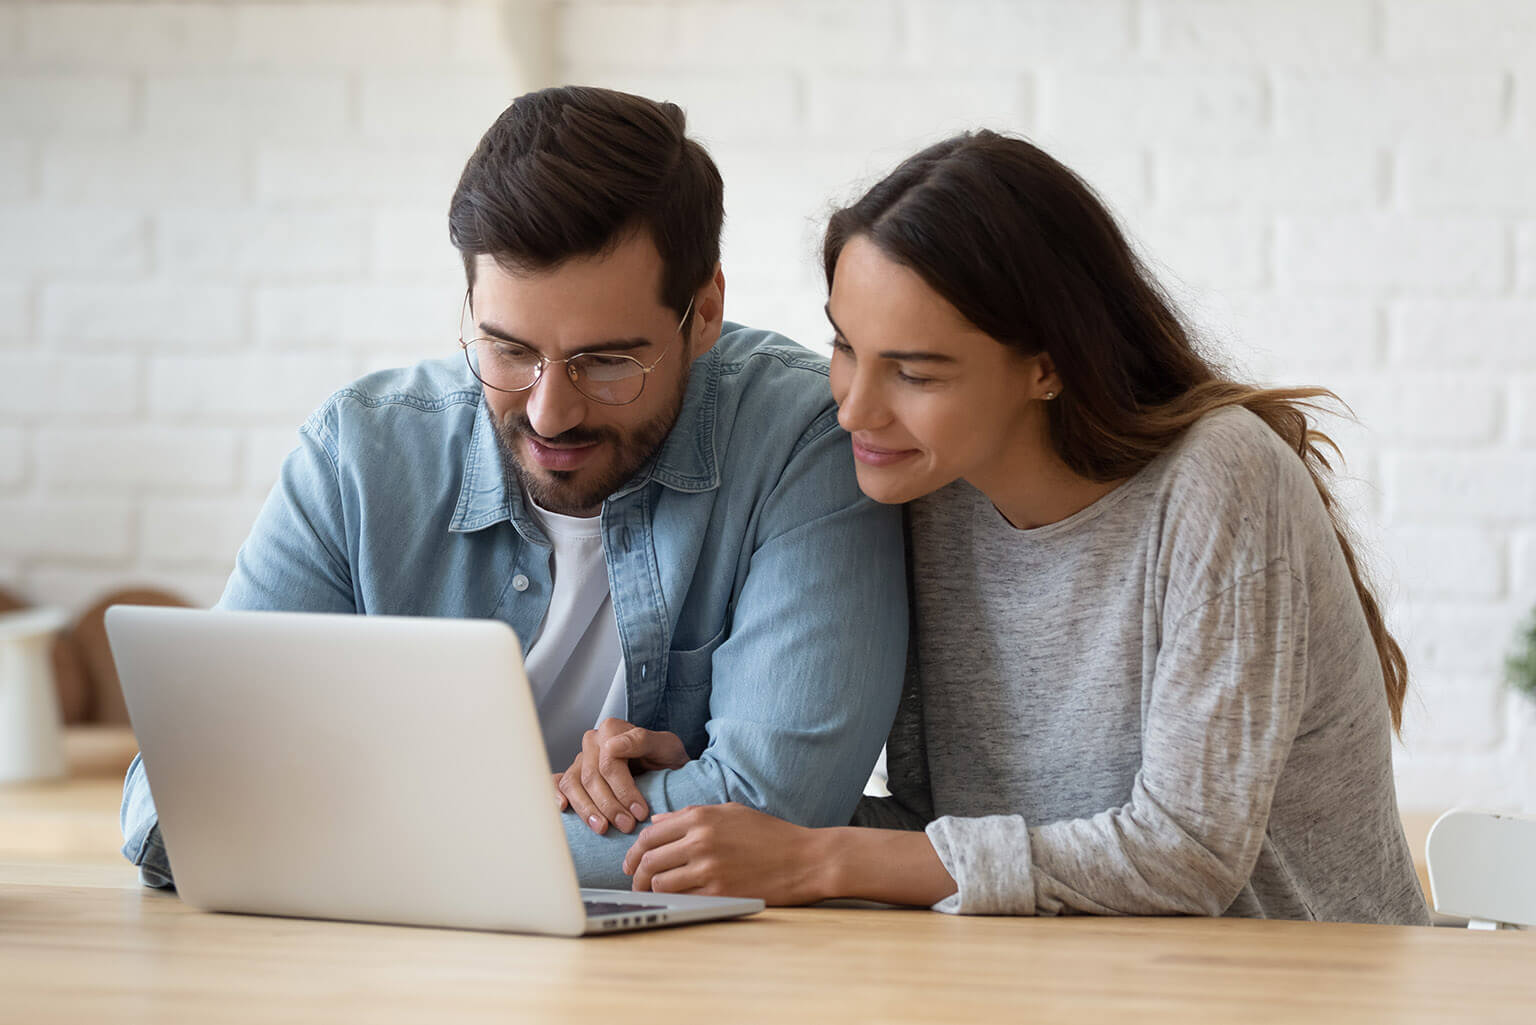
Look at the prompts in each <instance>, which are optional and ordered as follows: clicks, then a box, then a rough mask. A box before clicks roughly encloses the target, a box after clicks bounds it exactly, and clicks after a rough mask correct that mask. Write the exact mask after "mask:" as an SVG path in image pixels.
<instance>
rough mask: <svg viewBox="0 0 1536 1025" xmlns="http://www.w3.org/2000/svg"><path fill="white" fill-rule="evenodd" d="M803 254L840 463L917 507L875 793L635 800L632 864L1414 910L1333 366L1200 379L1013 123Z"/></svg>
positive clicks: (843, 220) (1295, 913) (739, 890)
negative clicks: (654, 809) (825, 358)
mask: <svg viewBox="0 0 1536 1025" xmlns="http://www.w3.org/2000/svg"><path fill="white" fill-rule="evenodd" d="M824 256H825V266H826V274H827V281H828V285H829V288H830V292H831V296H830V300H829V302H828V306H827V313H828V316H829V318H830V319H831V321H832V325H833V330H834V331H835V338H834V343H833V356H832V371H831V381H832V391H833V396H834V398H835V399H836V401H837V403H838V407H839V419H840V421H841V422H842V424H843V426H844V427H845V428H846V429H847V430H848V432H849V433H850V435H852V438H853V451H854V457H855V459H856V460H857V470H858V479H859V485H860V487H861V488H862V489H863V490H864V491H865V493H866V494H868V495H869V496H870V497H872V498H874V499H876V500H878V501H881V502H907V503H911V504H910V505H909V507H908V524H909V540H910V550H911V569H912V574H911V578H912V583H911V586H912V589H913V593H912V613H913V648H912V653H911V657H910V660H909V683H908V687H907V691H906V694H905V695H904V698H903V701H902V705H901V708H900V711H899V712H898V716H897V721H896V724H895V726H894V728H893V732H892V734H891V738H890V743H889V747H888V751H889V771H890V789H891V794H892V796H891V797H889V798H883V799H869V798H866V799H865V801H864V802H863V803H862V804H861V805H860V808H859V811H858V814H857V815H856V817H855V820H854V822H853V824H852V825H851V826H850V827H847V828H843V829H819V830H812V829H804V828H802V827H799V826H796V825H793V824H791V823H787V822H782V821H779V820H776V819H772V818H770V817H768V816H766V815H763V814H761V813H758V812H755V811H752V810H750V809H747V808H743V807H740V806H730V805H727V806H721V807H710V808H690V809H686V810H684V811H681V812H676V813H672V814H662V815H657V816H656V817H655V821H654V822H653V824H652V825H650V826H649V827H648V828H646V829H645V831H644V832H642V833H641V834H640V836H639V837H638V839H637V840H636V842H635V844H634V846H633V848H632V849H631V850H630V852H629V855H628V857H627V858H626V861H625V870H626V871H627V872H629V873H631V874H632V875H633V876H634V885H635V889H637V890H645V889H653V890H658V891H668V892H703V893H715V892H720V893H732V894H739V895H747V894H751V895H757V896H762V897H764V898H766V899H767V900H769V901H770V902H772V903H782V904H792V903H804V902H809V901H814V900H820V899H824V898H828V897H862V898H868V899H873V900H881V901H889V902H893V903H902V904H918V905H924V904H926V905H932V906H934V907H936V908H938V909H939V910H944V911H952V912H974V913H993V914H1057V913H1071V912H1077V913H1092V914H1202V915H1221V914H1228V915H1244V916H1263V917H1279V918H1294V919H1328V920H1344V921H1369V922H1394V923H1425V922H1427V920H1428V915H1427V911H1426V908H1425V905H1424V901H1423V896H1422V894H1421V892H1420V889H1419V885H1418V882H1417V879H1416V877H1415V874H1414V870H1413V865H1412V859H1411V857H1410V854H1409V851H1408V846H1407V843H1406V841H1405V840H1404V837H1403V832H1402V827H1401V825H1400V822H1399V819H1398V813H1397V807H1396V800H1395V797H1394V791H1393V781H1392V771H1391V746H1390V745H1391V731H1392V729H1393V728H1395V727H1396V726H1398V725H1399V723H1400V715H1401V709H1402V702H1403V696H1404V693H1405V690H1406V683H1407V668H1406V663H1405V661H1404V658H1403V654H1402V651H1401V649H1400V648H1399V647H1398V645H1397V644H1396V642H1394V641H1393V639H1392V638H1391V637H1390V636H1389V635H1388V633H1387V631H1386V627H1385V625H1384V623H1383V620H1382V615H1381V611H1380V608H1379V606H1378V604H1377V601H1376V599H1375V597H1374V596H1373V594H1372V592H1371V590H1370V589H1369V587H1368V586H1367V584H1366V582H1365V581H1364V580H1363V579H1362V577H1361V573H1360V571H1359V568H1358V566H1357V564H1356V559H1355V556H1354V553H1353V550H1352V548H1351V547H1350V543H1349V541H1348V539H1347V537H1346V536H1345V534H1344V532H1343V530H1342V529H1341V527H1340V524H1339V522H1338V516H1337V514H1336V512H1335V511H1334V507H1333V502H1332V499H1331V496H1330V493H1329V489H1328V484H1327V477H1326V474H1327V470H1328V463H1327V460H1326V459H1325V458H1324V455H1323V453H1322V451H1321V450H1320V448H1319V445H1320V444H1331V443H1329V442H1328V440H1327V439H1326V438H1325V437H1323V436H1322V435H1320V434H1318V433H1316V432H1315V431H1313V430H1312V429H1311V428H1310V426H1309V416H1308V411H1309V408H1310V404H1311V403H1312V402H1314V401H1316V400H1319V399H1323V398H1328V397H1331V396H1330V395H1329V393H1328V392H1326V391H1323V390H1321V389H1290V390H1261V389H1256V388H1251V387H1248V386H1245V385H1241V384H1239V383H1236V382H1234V381H1231V380H1229V379H1227V378H1225V377H1224V376H1222V374H1221V373H1220V371H1218V370H1217V369H1216V368H1215V367H1214V366H1213V365H1212V364H1211V363H1210V362H1209V361H1208V360H1207V359H1206V358H1205V357H1204V356H1202V355H1201V353H1200V352H1199V350H1198V349H1197V347H1196V346H1195V344H1194V342H1193V340H1192V339H1191V337H1190V335H1189V333H1188V332H1187V330H1186V329H1185V327H1184V326H1183V325H1182V324H1181V323H1180V320H1179V318H1178V317H1177V316H1176V315H1175V313H1174V311H1173V310H1172V308H1171V307H1170V305H1169V303H1168V301H1167V300H1166V299H1165V298H1164V296H1163V295H1162V294H1161V292H1160V291H1159V290H1158V288H1157V287H1156V285H1155V284H1154V282H1153V281H1152V279H1151V277H1150V276H1149V275H1148V274H1147V272H1146V271H1145V270H1144V269H1143V268H1142V267H1141V266H1140V264H1139V263H1138V261H1137V260H1136V258H1135V256H1134V255H1133V253H1132V251H1131V249H1130V247H1129V246H1128V245H1127V243H1126V241H1125V239H1124V237H1123V236H1122V235H1121V233H1120V231H1119V230H1118V228H1117V227H1116V225H1115V223H1114V221H1113V219H1112V217H1111V216H1110V215H1109V213H1108V212H1107V211H1106V210H1105V208H1104V207H1103V206H1102V205H1101V204H1100V203H1099V201H1098V200H1097V199H1096V198H1095V197H1094V195H1093V193H1092V191H1091V190H1090V189H1089V188H1088V187H1087V186H1086V185H1085V184H1084V183H1083V182H1082V181H1081V180H1079V179H1078V178H1077V177H1076V176H1075V175H1073V174H1072V172H1070V171H1069V170H1067V169H1066V168H1065V167H1063V166H1062V165H1061V164H1059V163H1057V162H1056V161H1054V160H1053V159H1051V158H1050V157H1049V156H1047V155H1046V154H1045V153H1043V152H1041V151H1040V150H1039V149H1037V148H1035V147H1033V146H1031V145H1029V144H1028V143H1025V142H1023V141H1020V140H1017V139H1011V138H1007V137H1004V136H1000V135H996V134H993V133H991V132H977V133H974V134H967V135H963V136H960V137H957V138H954V139H950V140H948V141H946V142H942V143H939V144H938V145H935V146H933V147H930V148H929V149H926V150H924V151H923V152H921V153H919V154H917V155H916V156H914V157H912V158H910V159H908V160H907V161H906V162H905V163H903V164H902V165H901V166H900V167H898V168H897V169H896V171H895V172H894V173H892V174H891V175H890V176H889V177H888V178H886V179H885V180H884V181H882V182H880V183H879V184H878V185H876V186H875V187H874V188H873V189H871V190H870V191H869V193H868V194H866V195H865V196H864V197H863V198H861V199H860V200H859V201H858V202H857V203H855V204H854V205H853V206H851V207H849V208H847V209H845V210H841V211H839V212H838V213H837V214H835V215H834V216H833V218H832V220H831V224H830V226H829V227H828V231H827V237H826V244H825V250H824ZM850 615H856V610H850ZM619 744H620V745H621V746H620V747H618V748H614V749H613V750H614V751H616V752H618V753H620V754H621V755H627V756H637V755H642V754H644V753H647V752H648V753H650V755H651V760H650V761H649V762H644V761H642V762H641V763H640V764H641V766H642V767H645V766H651V767H654V766H655V765H658V764H665V762H666V759H665V757H661V758H659V759H658V757H657V756H656V753H657V752H663V751H666V750H667V749H668V747H669V745H668V742H667V741H666V739H665V737H663V736H660V735H654V734H651V735H638V732H632V733H631V734H629V735H626V737H625V738H624V739H623V740H621V741H619ZM622 745H631V746H629V747H623V746H622ZM674 750H675V748H674ZM575 768H576V767H573V770H574V769H575ZM567 776H568V777H569V774H567Z"/></svg>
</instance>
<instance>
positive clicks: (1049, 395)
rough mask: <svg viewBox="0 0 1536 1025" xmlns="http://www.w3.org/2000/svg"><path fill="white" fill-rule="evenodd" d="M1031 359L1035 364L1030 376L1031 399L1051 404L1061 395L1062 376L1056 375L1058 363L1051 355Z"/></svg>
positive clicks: (1040, 355) (1041, 354)
mask: <svg viewBox="0 0 1536 1025" xmlns="http://www.w3.org/2000/svg"><path fill="white" fill-rule="evenodd" d="M1029 359H1030V362H1031V363H1033V364H1034V366H1033V368H1032V369H1031V371H1030V376H1029V397H1030V398H1032V399H1044V400H1045V401H1047V402H1049V401H1050V400H1051V399H1054V398H1055V397H1056V396H1058V395H1060V394H1061V376H1060V375H1059V374H1057V373H1056V361H1055V360H1053V359H1051V354H1050V353H1048V352H1042V353H1040V354H1039V355H1037V356H1031V357H1030V358H1029Z"/></svg>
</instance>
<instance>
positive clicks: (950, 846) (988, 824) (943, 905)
mask: <svg viewBox="0 0 1536 1025" xmlns="http://www.w3.org/2000/svg"><path fill="white" fill-rule="evenodd" d="M926 832H927V834H928V841H929V843H931V844H933V849H934V851H935V852H936V853H937V854H938V856H939V861H940V862H942V863H943V865H944V868H945V869H946V870H947V871H948V872H949V874H950V877H951V878H953V879H954V881H955V883H956V885H957V886H958V887H959V889H957V890H956V891H955V892H954V893H952V894H951V895H949V896H948V897H945V898H944V899H943V900H941V901H939V902H938V903H937V904H935V905H933V910H935V911H942V912H944V913H946V914H950V915H1032V914H1034V913H1035V880H1034V874H1033V873H1032V872H1031V871H1030V865H1031V860H1030V855H1029V825H1028V824H1027V823H1026V822H1025V821H1024V818H1023V816H1021V815H988V816H985V817H982V818H958V817H955V816H952V815H946V816H944V817H943V818H938V819H934V820H933V821H932V822H930V823H928V828H927V830H926Z"/></svg>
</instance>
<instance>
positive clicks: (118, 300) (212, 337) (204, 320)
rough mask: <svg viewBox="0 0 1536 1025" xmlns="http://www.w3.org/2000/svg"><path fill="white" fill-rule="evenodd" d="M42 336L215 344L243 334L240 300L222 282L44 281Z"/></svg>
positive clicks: (80, 341) (60, 340)
mask: <svg viewBox="0 0 1536 1025" xmlns="http://www.w3.org/2000/svg"><path fill="white" fill-rule="evenodd" d="M42 321H43V323H42V331H43V336H44V337H45V338H47V339H49V340H50V341H51V342H53V343H55V344H56V345H95V344H112V345H115V344H121V343H129V344H141V343H142V344H153V345H173V346H181V345H186V346H194V347H197V348H200V349H201V348H219V347H225V346H230V345H233V344H235V343H237V342H238V341H240V340H241V338H242V337H243V336H244V333H245V318H244V303H243V301H242V297H241V293H240V290H239V289H238V288H234V287H230V286H224V285H189V284H184V283H179V282H178V283H160V282H155V283H146V284H140V285H112V284H99V285H48V286H46V287H45V288H44V289H43V305H42Z"/></svg>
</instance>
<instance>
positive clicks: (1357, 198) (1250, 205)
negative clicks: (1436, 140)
mask: <svg viewBox="0 0 1536 1025" xmlns="http://www.w3.org/2000/svg"><path fill="white" fill-rule="evenodd" d="M1154 176H1155V181H1156V189H1157V193H1158V198H1159V201H1160V202H1162V203H1164V204H1166V205H1168V206H1171V207H1174V208H1176V209H1187V210H1246V211H1277V212H1293V211H1294V212H1302V211H1307V210H1347V211H1350V212H1358V211H1359V210H1361V209H1370V208H1372V207H1377V206H1380V205H1381V202H1382V195H1381V191H1382V190H1381V180H1382V171H1381V158H1380V156H1379V154H1378V153H1377V152H1376V151H1375V150H1374V149H1369V148H1358V149H1351V148H1343V147H1336V146H1335V147H1328V148H1326V149H1313V148H1298V147H1295V146H1250V147H1245V148H1244V149H1240V150H1210V149H1201V150H1196V149H1191V148H1186V147H1174V148H1172V149H1169V150H1167V151H1166V152H1164V153H1162V154H1159V156H1158V159H1157V162H1156V170H1155V172H1154Z"/></svg>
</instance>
